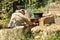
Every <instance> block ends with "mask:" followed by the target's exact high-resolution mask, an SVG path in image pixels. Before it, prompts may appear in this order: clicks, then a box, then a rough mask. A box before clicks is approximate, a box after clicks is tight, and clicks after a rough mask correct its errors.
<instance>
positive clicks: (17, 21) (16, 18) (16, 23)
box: [8, 9, 31, 28]
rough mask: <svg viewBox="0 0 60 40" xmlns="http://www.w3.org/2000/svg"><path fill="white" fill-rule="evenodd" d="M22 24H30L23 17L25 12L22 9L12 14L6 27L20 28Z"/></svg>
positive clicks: (28, 20)
mask: <svg viewBox="0 0 60 40" xmlns="http://www.w3.org/2000/svg"><path fill="white" fill-rule="evenodd" d="M23 22H25V23H28V22H30V19H29V18H28V17H26V16H25V11H24V10H23V9H20V10H17V11H16V12H15V13H13V14H12V17H11V20H10V23H9V24H8V27H9V28H13V27H22V26H24V25H23V24H22V23H23ZM30 25H31V23H30Z"/></svg>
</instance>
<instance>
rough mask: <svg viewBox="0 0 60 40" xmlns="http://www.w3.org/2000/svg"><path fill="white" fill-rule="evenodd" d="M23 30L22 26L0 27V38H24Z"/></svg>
mask: <svg viewBox="0 0 60 40" xmlns="http://www.w3.org/2000/svg"><path fill="white" fill-rule="evenodd" d="M24 32H25V31H23V29H22V28H17V29H1V30H0V40H21V39H24Z"/></svg>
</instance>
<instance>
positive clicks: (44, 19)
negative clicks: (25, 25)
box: [39, 15, 55, 26]
mask: <svg viewBox="0 0 60 40" xmlns="http://www.w3.org/2000/svg"><path fill="white" fill-rule="evenodd" d="M52 23H55V20H54V16H53V15H50V16H46V17H42V18H41V19H39V25H40V26H44V25H50V24H52Z"/></svg>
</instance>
